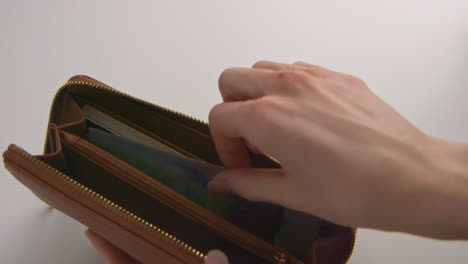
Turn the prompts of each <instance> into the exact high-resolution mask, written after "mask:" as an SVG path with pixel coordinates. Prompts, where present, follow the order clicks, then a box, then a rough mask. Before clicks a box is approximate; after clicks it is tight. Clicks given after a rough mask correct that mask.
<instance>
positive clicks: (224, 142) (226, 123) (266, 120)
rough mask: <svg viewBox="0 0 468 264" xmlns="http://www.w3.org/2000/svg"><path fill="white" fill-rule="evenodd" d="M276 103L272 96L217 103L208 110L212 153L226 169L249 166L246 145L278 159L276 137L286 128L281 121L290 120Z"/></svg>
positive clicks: (281, 136)
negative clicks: (215, 151)
mask: <svg viewBox="0 0 468 264" xmlns="http://www.w3.org/2000/svg"><path fill="white" fill-rule="evenodd" d="M281 108H285V106H282V105H281V103H280V102H277V100H275V99H272V97H263V98H261V99H257V100H250V101H243V102H229V103H222V104H218V105H216V106H215V107H213V109H211V111H210V116H209V124H210V125H209V127H210V132H211V136H212V138H213V141H214V143H215V147H216V150H217V151H218V154H219V156H220V158H221V161H222V162H223V164H224V165H225V166H226V168H248V167H250V160H249V156H248V154H247V151H246V145H247V146H250V148H251V149H254V150H255V151H256V152H257V153H265V154H268V155H271V156H272V157H274V158H277V159H282V158H284V155H282V154H281V151H278V150H279V149H280V148H278V145H281V142H278V139H280V138H286V137H287V136H288V135H287V134H286V133H288V132H287V129H284V126H283V125H281V122H282V121H281V120H287V119H289V118H290V117H289V116H288V115H287V114H286V115H285V114H284V113H283V111H282V110H281Z"/></svg>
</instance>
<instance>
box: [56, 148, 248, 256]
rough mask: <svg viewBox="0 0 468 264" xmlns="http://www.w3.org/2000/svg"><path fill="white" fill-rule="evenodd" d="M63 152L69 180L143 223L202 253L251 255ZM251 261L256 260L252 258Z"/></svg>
mask: <svg viewBox="0 0 468 264" xmlns="http://www.w3.org/2000/svg"><path fill="white" fill-rule="evenodd" d="M63 150H64V154H65V158H66V160H67V166H68V170H69V176H71V177H72V178H74V179H75V180H77V181H78V182H80V183H81V184H83V185H85V186H87V187H88V188H90V189H92V190H94V191H95V192H97V193H99V194H101V195H103V196H104V197H106V198H108V199H109V200H111V201H113V202H115V203H116V204H118V205H120V206H122V207H124V208H126V209H127V210H129V211H131V212H132V213H134V214H135V215H138V216H139V217H141V218H142V219H145V220H146V221H148V222H150V223H153V224H154V225H157V226H158V227H160V228H161V229H163V230H165V231H166V232H168V233H170V234H172V235H174V236H175V237H177V238H179V239H181V240H182V241H186V242H189V244H190V245H191V246H193V247H194V248H196V249H198V250H201V251H203V252H208V251H209V250H211V249H212V248H216V247H221V248H225V249H227V250H228V251H229V253H230V254H229V256H230V257H231V256H232V257H234V258H235V256H236V255H241V254H249V253H246V252H245V250H243V249H242V248H241V247H239V246H237V245H235V244H232V243H229V242H228V241H227V240H226V239H223V238H222V237H220V235H219V234H217V233H216V232H214V231H213V230H211V229H210V228H207V227H206V226H205V225H203V224H200V223H197V222H194V221H191V220H190V219H189V218H187V217H184V216H182V215H181V214H180V213H178V212H176V211H175V210H174V209H172V208H170V207H169V206H168V205H166V204H164V203H162V202H161V201H159V200H157V199H155V198H153V197H151V196H150V195H148V194H146V193H144V192H141V191H140V190H138V189H137V188H135V187H133V186H131V185H130V184H128V183H126V182H125V181H123V180H121V179H119V178H118V177H116V176H114V175H112V174H111V173H110V172H109V171H107V170H106V169H104V168H102V167H101V166H99V165H98V164H96V163H95V162H94V161H92V160H90V159H89V158H87V157H85V156H83V155H82V154H80V153H79V152H77V151H76V150H74V149H73V148H72V147H70V146H67V145H65V146H64V148H63ZM251 257H254V258H255V256H253V255H252V256H251Z"/></svg>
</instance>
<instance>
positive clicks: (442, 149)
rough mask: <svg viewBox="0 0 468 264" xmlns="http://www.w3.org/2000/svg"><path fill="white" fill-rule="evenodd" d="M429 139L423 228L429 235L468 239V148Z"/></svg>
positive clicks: (462, 145) (437, 139)
mask: <svg viewBox="0 0 468 264" xmlns="http://www.w3.org/2000/svg"><path fill="white" fill-rule="evenodd" d="M428 140H429V141H428V144H427V145H426V148H427V149H426V151H427V152H426V155H425V156H426V158H427V163H426V164H425V165H426V166H427V167H428V168H429V170H427V172H428V175H427V176H426V177H427V179H428V181H426V182H425V183H427V187H428V188H424V191H423V192H424V194H422V197H424V199H423V200H422V204H421V205H420V208H421V209H422V215H420V217H419V219H420V221H421V222H420V227H421V228H423V229H424V231H423V232H424V233H425V234H424V235H427V236H431V237H435V238H441V239H468V145H465V144H463V143H459V142H451V141H447V140H443V139H439V138H434V137H429V138H428Z"/></svg>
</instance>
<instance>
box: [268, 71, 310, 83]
mask: <svg viewBox="0 0 468 264" xmlns="http://www.w3.org/2000/svg"><path fill="white" fill-rule="evenodd" d="M275 74H276V78H277V79H278V80H280V81H286V82H303V81H305V80H307V79H308V78H309V75H308V74H307V73H306V72H304V71H301V70H284V71H279V72H277V73H275Z"/></svg>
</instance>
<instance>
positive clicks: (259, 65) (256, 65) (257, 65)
mask: <svg viewBox="0 0 468 264" xmlns="http://www.w3.org/2000/svg"><path fill="white" fill-rule="evenodd" d="M267 64H269V61H266V60H259V61H257V62H255V63H254V64H253V65H252V68H262V67H264V66H265V65H267Z"/></svg>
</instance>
